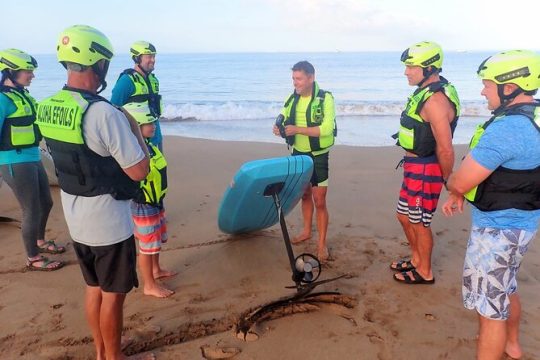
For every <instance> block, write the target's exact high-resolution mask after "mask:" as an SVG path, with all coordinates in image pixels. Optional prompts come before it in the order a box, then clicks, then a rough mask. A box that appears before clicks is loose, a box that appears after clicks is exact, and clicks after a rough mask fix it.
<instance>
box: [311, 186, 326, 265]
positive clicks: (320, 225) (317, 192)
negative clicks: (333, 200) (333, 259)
mask: <svg viewBox="0 0 540 360" xmlns="http://www.w3.org/2000/svg"><path fill="white" fill-rule="evenodd" d="M327 192H328V187H326V186H317V187H313V189H312V193H313V201H314V203H315V209H316V218H317V232H318V233H319V243H318V246H317V250H318V251H317V257H318V258H319V260H321V261H322V262H325V261H326V260H328V256H329V254H328V248H327V247H326V233H327V232H328V221H329V216H328V208H327V207H326V194H327Z"/></svg>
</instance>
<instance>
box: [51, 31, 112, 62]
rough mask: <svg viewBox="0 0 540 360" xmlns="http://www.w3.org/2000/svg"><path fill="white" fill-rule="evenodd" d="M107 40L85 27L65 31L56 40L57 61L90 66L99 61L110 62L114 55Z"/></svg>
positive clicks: (102, 35) (100, 34) (100, 33)
mask: <svg viewBox="0 0 540 360" xmlns="http://www.w3.org/2000/svg"><path fill="white" fill-rule="evenodd" d="M113 51H114V50H113V47H112V44H111V42H110V41H109V39H108V38H107V37H106V36H105V35H104V34H103V33H102V32H101V31H99V30H97V29H95V28H93V27H91V26H87V25H74V26H71V27H68V28H67V29H65V30H64V31H63V32H62V33H61V34H60V37H59V38H58V44H57V46H56V52H57V55H58V61H59V62H61V63H63V62H71V63H75V64H80V65H84V66H91V65H94V64H95V63H97V62H98V61H100V60H107V61H110V60H111V58H112V57H113V55H114V52H113Z"/></svg>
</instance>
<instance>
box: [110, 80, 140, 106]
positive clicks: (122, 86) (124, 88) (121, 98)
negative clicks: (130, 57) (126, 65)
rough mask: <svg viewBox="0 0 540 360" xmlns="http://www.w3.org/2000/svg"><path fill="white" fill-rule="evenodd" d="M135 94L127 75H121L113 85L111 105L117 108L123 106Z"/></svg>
mask: <svg viewBox="0 0 540 360" xmlns="http://www.w3.org/2000/svg"><path fill="white" fill-rule="evenodd" d="M134 92H135V86H133V82H132V81H131V79H130V78H129V76H128V75H125V74H124V75H122V76H120V78H118V81H116V84H114V88H113V89H112V95H111V103H113V104H114V105H117V106H122V105H125V104H126V103H127V102H128V99H129V97H130V96H131V95H133V93H134Z"/></svg>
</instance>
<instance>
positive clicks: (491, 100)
mask: <svg viewBox="0 0 540 360" xmlns="http://www.w3.org/2000/svg"><path fill="white" fill-rule="evenodd" d="M478 75H479V77H480V78H481V79H482V83H483V85H484V88H483V90H482V93H481V94H482V95H483V96H484V97H485V98H486V99H487V101H488V108H489V109H490V110H492V111H493V116H492V118H491V119H489V120H488V121H487V122H486V123H485V124H483V125H482V126H480V127H479V128H478V130H477V132H476V134H475V135H474V137H473V139H472V141H471V145H470V147H471V151H470V152H469V154H468V155H467V156H466V158H465V159H464V160H463V162H462V164H461V166H460V167H459V169H458V170H457V171H456V172H455V173H454V174H453V175H452V176H451V177H450V179H449V180H448V189H449V191H450V192H451V194H450V197H449V199H448V200H447V202H446V203H445V204H444V206H443V212H444V213H445V214H446V215H453V214H454V213H455V212H456V211H459V212H461V211H462V210H463V201H464V198H466V199H467V200H468V201H469V202H470V203H471V204H472V208H471V213H472V229H471V234H470V238H469V242H468V245H467V253H466V256H465V264H464V269H463V304H464V306H465V307H466V308H468V309H475V310H476V311H477V313H478V315H479V316H478V319H479V325H480V330H479V337H478V345H477V358H478V359H500V358H501V357H502V355H503V353H505V352H506V353H507V354H508V355H509V356H510V357H512V358H516V359H518V358H521V356H522V354H523V351H522V349H521V346H520V344H519V339H518V337H519V322H520V316H521V304H520V299H519V295H518V293H517V281H516V276H517V272H518V270H519V266H520V263H521V260H522V258H523V256H524V254H525V252H526V251H527V247H528V245H529V243H530V241H531V240H532V239H533V238H534V236H535V235H536V232H537V230H538V225H539V221H540V102H538V101H535V100H534V99H533V95H534V94H536V92H537V89H538V88H539V87H540V55H539V54H536V53H534V52H531V51H520V50H516V51H507V52H503V53H499V54H496V55H494V56H491V57H489V58H488V59H486V60H485V61H484V62H483V63H482V64H481V65H480V67H479V69H478Z"/></svg>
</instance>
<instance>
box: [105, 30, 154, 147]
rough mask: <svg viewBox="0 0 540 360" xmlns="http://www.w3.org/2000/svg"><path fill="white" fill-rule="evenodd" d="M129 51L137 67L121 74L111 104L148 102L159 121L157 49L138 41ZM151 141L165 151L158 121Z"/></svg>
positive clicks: (121, 104) (145, 42)
mask: <svg viewBox="0 0 540 360" xmlns="http://www.w3.org/2000/svg"><path fill="white" fill-rule="evenodd" d="M129 51H130V53H131V57H132V59H133V61H134V62H135V66H134V68H133V69H126V70H124V71H123V72H122V74H120V77H119V78H118V80H117V81H116V84H115V85H114V88H113V90H112V96H111V102H112V103H113V104H115V105H118V106H123V105H125V104H127V103H131V102H136V103H141V102H146V103H148V107H149V108H150V111H151V112H152V116H153V117H155V118H158V119H159V117H160V116H161V113H162V106H161V95H159V81H158V79H157V77H156V76H155V75H154V74H153V73H152V71H154V67H155V64H156V47H155V46H154V45H152V44H151V43H149V42H147V41H136V42H135V43H133V45H131V48H130V49H129ZM150 141H151V142H152V144H154V145H156V146H157V147H158V148H159V150H163V145H162V141H163V137H162V135H161V126H160V124H159V120H158V121H156V133H155V135H154V137H153V138H152V139H150Z"/></svg>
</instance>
